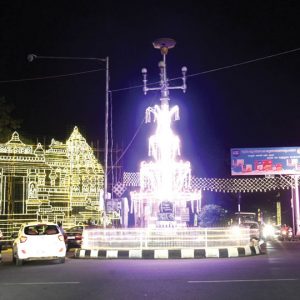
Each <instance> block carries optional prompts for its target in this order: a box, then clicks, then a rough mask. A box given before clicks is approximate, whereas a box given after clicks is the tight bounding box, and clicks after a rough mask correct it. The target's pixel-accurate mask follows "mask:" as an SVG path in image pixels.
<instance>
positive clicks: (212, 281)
mask: <svg viewBox="0 0 300 300" xmlns="http://www.w3.org/2000/svg"><path fill="white" fill-rule="evenodd" d="M297 280H300V279H299V278H270V279H234V280H190V281H188V283H234V282H262V281H263V282H266V281H297Z"/></svg>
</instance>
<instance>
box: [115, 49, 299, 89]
mask: <svg viewBox="0 0 300 300" xmlns="http://www.w3.org/2000/svg"><path fill="white" fill-rule="evenodd" d="M299 50H300V48H295V49H292V50H287V51H283V52H279V53H275V54H271V55H267V56H263V57H258V58H254V59H250V60H246V61H243V62H239V63H236V64H232V65H227V66H223V67H219V68H214V69H210V70H206V71H202V72H199V73H194V74H190V75H186V77H195V76H199V75H204V74H208V73H213V72H217V71H221V70H225V69H230V68H235V67H238V66H242V65H247V64H250V63H254V62H257V61H261V60H265V59H270V58H274V57H277V56H281V55H285V54H290V53H293V52H297V51H299ZM178 79H182V77H176V78H172V79H169V80H168V81H174V80H178ZM157 83H159V82H154V83H150V84H149V85H153V84H157ZM140 87H143V85H138V86H132V87H126V88H121V89H115V90H111V92H120V91H125V90H129V89H135V88H140Z"/></svg>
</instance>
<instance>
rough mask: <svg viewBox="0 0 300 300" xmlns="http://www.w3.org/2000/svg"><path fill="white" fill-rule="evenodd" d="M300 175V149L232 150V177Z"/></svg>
mask: <svg viewBox="0 0 300 300" xmlns="http://www.w3.org/2000/svg"><path fill="white" fill-rule="evenodd" d="M276 174H282V175H292V174H300V147H280V148H234V149H231V175H276Z"/></svg>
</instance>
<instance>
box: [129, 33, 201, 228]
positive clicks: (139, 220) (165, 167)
mask: <svg viewBox="0 0 300 300" xmlns="http://www.w3.org/2000/svg"><path fill="white" fill-rule="evenodd" d="M175 44H176V43H175V41H174V40H172V39H167V38H163V39H158V40H156V41H155V42H154V43H153V46H154V48H156V49H160V52H161V54H162V57H163V60H162V61H160V62H159V65H158V66H159V69H160V84H159V87H151V88H150V87H148V86H147V70H146V69H145V68H144V69H142V74H143V82H144V88H143V91H144V94H145V95H146V94H147V92H148V91H157V90H159V91H160V93H161V96H160V105H155V106H154V107H148V108H147V109H146V117H145V120H146V123H150V122H151V120H153V122H155V123H156V131H155V134H154V135H152V136H151V137H150V138H149V153H148V155H149V156H150V157H151V158H152V159H151V160H150V161H147V162H146V161H143V162H142V163H141V167H140V191H139V192H133V193H132V194H131V199H132V201H133V207H134V212H135V221H136V224H137V225H141V226H143V227H179V226H186V224H187V222H188V221H189V217H190V213H189V210H190V209H191V210H192V212H196V211H198V210H199V209H200V207H201V191H191V165H190V162H188V161H182V160H181V159H180V140H179V137H178V136H177V135H175V134H174V132H173V130H172V122H173V121H176V120H179V108H178V106H173V107H170V105H169V102H170V97H169V96H170V90H174V89H181V90H183V92H185V91H186V71H187V68H186V67H183V68H182V81H183V84H182V85H181V86H170V85H169V82H168V78H167V65H166V56H167V53H168V50H169V49H171V48H173V47H174V46H175Z"/></svg>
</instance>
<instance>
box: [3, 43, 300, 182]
mask: <svg viewBox="0 0 300 300" xmlns="http://www.w3.org/2000/svg"><path fill="white" fill-rule="evenodd" d="M297 51H300V48H294V49H291V50H287V51H282V52H278V53H275V54H270V55H267V56H262V57H258V58H254V59H250V60H246V61H242V62H239V63H235V64H231V65H227V66H223V67H218V68H213V69H210V70H206V71H201V72H198V73H194V74H189V75H187V76H186V77H187V78H191V77H195V76H200V75H204V74H208V73H213V72H217V71H221V70H226V69H230V68H235V67H238V66H242V65H246V64H251V63H254V62H258V61H262V60H266V59H271V58H274V57H278V56H281V55H286V54H290V53H294V52H297ZM103 70H105V69H103V68H101V69H93V70H88V71H82V72H75V73H69V74H61V75H52V76H43V77H34V78H24V79H12V80H0V83H14V82H25V81H34V80H44V79H56V78H62V77H70V76H78V75H84V74H89V73H95V72H99V71H103ZM178 79H181V77H176V78H171V79H169V80H168V81H169V82H170V81H174V80H178ZM157 83H159V81H158V82H153V83H148V85H154V84H157ZM141 87H143V85H142V84H141V85H135V86H129V87H125V88H119V89H113V90H110V91H109V93H110V101H111V104H110V106H111V116H110V117H111V118H110V119H111V120H110V122H111V123H110V128H111V146H113V136H112V135H113V132H112V130H113V128H112V93H115V92H120V91H126V90H131V89H137V88H141ZM144 120H145V119H144V118H143V120H142V122H141V124H140V125H139V127H138V128H137V130H136V132H135V134H134V136H133V138H132V139H131V141H130V142H129V144H128V145H127V147H126V148H125V150H124V151H123V153H122V154H121V156H120V157H119V158H118V160H117V161H116V162H115V164H114V165H113V158H112V154H111V166H112V168H111V169H110V170H109V171H108V173H110V171H111V170H112V169H113V168H114V167H115V166H116V165H117V163H118V162H119V161H120V160H121V159H122V158H123V156H124V155H125V154H126V152H127V151H128V149H129V147H130V146H131V144H132V143H133V141H134V139H135V137H136V136H137V134H138V132H139V131H140V129H141V127H142V124H143V123H144ZM111 149H112V148H111ZM112 176H114V174H113V171H112Z"/></svg>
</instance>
